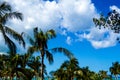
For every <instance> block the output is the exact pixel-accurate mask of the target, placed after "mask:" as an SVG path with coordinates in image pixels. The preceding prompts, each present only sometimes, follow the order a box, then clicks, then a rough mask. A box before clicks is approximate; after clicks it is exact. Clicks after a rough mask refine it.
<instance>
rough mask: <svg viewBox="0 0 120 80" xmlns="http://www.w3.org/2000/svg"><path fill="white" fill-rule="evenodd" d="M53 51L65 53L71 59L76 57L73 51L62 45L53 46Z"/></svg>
mask: <svg viewBox="0 0 120 80" xmlns="http://www.w3.org/2000/svg"><path fill="white" fill-rule="evenodd" d="M51 51H52V52H53V53H56V52H60V53H64V54H65V55H66V56H67V57H68V58H69V59H72V58H73V57H74V56H73V53H71V52H70V51H69V50H67V49H65V48H62V47H58V48H53V49H51Z"/></svg>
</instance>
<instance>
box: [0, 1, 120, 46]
mask: <svg viewBox="0 0 120 80" xmlns="http://www.w3.org/2000/svg"><path fill="white" fill-rule="evenodd" d="M3 1H7V2H9V3H10V4H11V5H12V6H13V8H14V9H15V11H16V10H17V11H19V12H22V13H23V15H24V21H23V22H21V21H18V20H16V19H13V20H11V21H9V22H8V25H10V26H11V28H13V29H14V30H16V31H18V32H23V31H25V32H28V33H30V32H31V30H32V29H33V27H39V28H41V29H42V30H48V29H51V28H52V29H55V30H56V31H57V32H58V33H60V34H62V35H65V36H67V40H66V41H67V43H68V44H71V41H72V40H73V39H72V37H71V36H70V35H69V36H68V35H67V33H68V32H71V33H73V34H75V33H76V32H81V31H82V32H83V33H82V34H77V33H76V34H75V36H78V38H79V40H80V41H82V39H87V40H88V41H90V42H91V44H92V45H93V47H95V48H104V47H109V46H114V45H115V44H116V42H115V41H116V40H115V38H116V37H117V35H114V34H113V33H111V32H108V31H106V30H97V29H95V28H93V27H92V26H94V25H93V22H92V18H93V17H95V16H98V13H97V12H96V9H95V6H94V4H93V3H92V2H91V0H57V2H58V3H56V1H52V2H50V1H42V0H3ZM110 9H117V10H119V8H118V7H116V6H111V7H110ZM60 29H61V30H60ZM86 31H87V33H86ZM106 33H107V34H109V35H108V36H106V37H105V35H106ZM114 36H115V38H114V39H112V38H113V37H114ZM0 41H1V40H0ZM74 41H75V40H74Z"/></svg>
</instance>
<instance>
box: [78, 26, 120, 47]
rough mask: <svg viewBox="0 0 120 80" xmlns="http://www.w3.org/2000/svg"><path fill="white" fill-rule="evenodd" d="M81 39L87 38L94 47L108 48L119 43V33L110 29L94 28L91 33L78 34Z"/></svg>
mask: <svg viewBox="0 0 120 80" xmlns="http://www.w3.org/2000/svg"><path fill="white" fill-rule="evenodd" d="M76 36H78V38H79V39H82V38H83V39H87V40H88V41H89V42H90V43H91V44H92V46H93V47H94V48H96V49H98V48H106V47H111V46H115V45H116V43H117V40H116V39H117V37H118V36H120V35H119V34H116V33H113V32H112V31H110V30H108V29H101V30H99V29H98V28H95V27H94V28H92V29H91V30H90V32H89V33H84V34H80V35H79V34H76Z"/></svg>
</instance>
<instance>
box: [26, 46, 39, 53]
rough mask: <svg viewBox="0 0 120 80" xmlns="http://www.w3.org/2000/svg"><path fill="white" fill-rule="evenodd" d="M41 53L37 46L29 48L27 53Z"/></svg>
mask: <svg viewBox="0 0 120 80" xmlns="http://www.w3.org/2000/svg"><path fill="white" fill-rule="evenodd" d="M37 51H39V49H38V48H37V47H36V46H32V47H29V48H28V50H27V53H28V54H30V55H32V54H33V53H34V52H37Z"/></svg>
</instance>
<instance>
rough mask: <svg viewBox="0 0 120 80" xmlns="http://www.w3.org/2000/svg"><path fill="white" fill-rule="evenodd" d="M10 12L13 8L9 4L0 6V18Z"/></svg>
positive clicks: (4, 3)
mask: <svg viewBox="0 0 120 80" xmlns="http://www.w3.org/2000/svg"><path fill="white" fill-rule="evenodd" d="M9 11H11V6H10V5H9V4H8V3H6V2H3V3H1V4H0V16H1V15H4V14H5V13H6V12H9Z"/></svg>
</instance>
